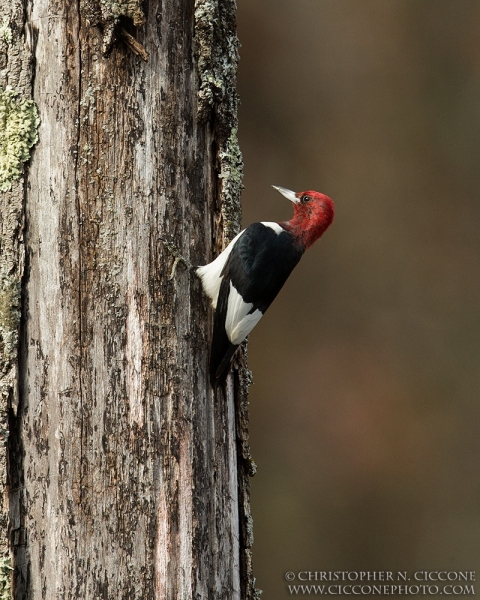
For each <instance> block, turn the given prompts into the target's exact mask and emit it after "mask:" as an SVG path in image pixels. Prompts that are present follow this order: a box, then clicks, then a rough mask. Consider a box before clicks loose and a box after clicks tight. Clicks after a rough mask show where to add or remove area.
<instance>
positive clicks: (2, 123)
mask: <svg viewBox="0 0 480 600" xmlns="http://www.w3.org/2000/svg"><path fill="white" fill-rule="evenodd" d="M18 96H19V94H18V92H16V91H15V90H13V89H12V87H10V86H7V87H6V88H5V89H3V88H0V191H2V192H6V191H7V190H10V189H11V188H12V183H13V182H14V181H15V180H16V179H18V178H19V177H20V175H21V174H22V166H23V163H24V162H26V161H27V160H28V159H29V158H30V149H31V148H32V147H33V146H34V145H35V144H36V143H37V141H38V134H37V129H38V126H39V124H40V117H39V116H38V111H37V107H36V105H35V102H34V101H33V100H30V99H25V98H23V99H19V98H18Z"/></svg>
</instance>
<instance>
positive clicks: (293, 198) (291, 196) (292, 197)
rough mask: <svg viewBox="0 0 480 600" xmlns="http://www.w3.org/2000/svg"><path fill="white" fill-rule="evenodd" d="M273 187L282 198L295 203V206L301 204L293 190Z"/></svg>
mask: <svg viewBox="0 0 480 600" xmlns="http://www.w3.org/2000/svg"><path fill="white" fill-rule="evenodd" d="M272 187H273V189H274V190H277V192H280V194H282V196H285V198H288V199H289V200H290V202H294V203H295V204H296V203H297V202H299V200H298V198H297V196H296V195H295V192H292V190H287V188H283V187H278V186H277V185H272Z"/></svg>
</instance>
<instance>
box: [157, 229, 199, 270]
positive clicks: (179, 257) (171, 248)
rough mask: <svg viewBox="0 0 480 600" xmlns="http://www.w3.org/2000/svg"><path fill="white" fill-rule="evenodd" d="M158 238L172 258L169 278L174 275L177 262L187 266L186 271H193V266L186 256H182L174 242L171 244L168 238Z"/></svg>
mask: <svg viewBox="0 0 480 600" xmlns="http://www.w3.org/2000/svg"><path fill="white" fill-rule="evenodd" d="M158 239H159V240H160V241H161V242H162V244H163V245H164V246H165V248H166V249H167V250H168V251H169V252H170V254H171V255H172V256H173V258H174V261H173V265H172V270H171V272H170V277H169V280H172V279H173V278H174V277H175V273H176V271H177V265H178V263H183V264H184V266H185V267H186V268H187V270H188V271H190V272H192V271H193V272H194V270H195V267H194V266H193V265H192V263H191V262H190V261H189V260H188V258H185V257H184V256H182V255H181V254H180V251H179V249H178V248H177V247H176V246H175V244H173V243H172V242H169V241H168V240H166V239H164V238H158Z"/></svg>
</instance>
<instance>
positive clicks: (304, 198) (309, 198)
mask: <svg viewBox="0 0 480 600" xmlns="http://www.w3.org/2000/svg"><path fill="white" fill-rule="evenodd" d="M311 199H312V197H311V196H309V195H308V194H305V196H302V202H310V200H311Z"/></svg>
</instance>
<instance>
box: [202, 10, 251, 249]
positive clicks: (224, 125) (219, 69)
mask: <svg viewBox="0 0 480 600" xmlns="http://www.w3.org/2000/svg"><path fill="white" fill-rule="evenodd" d="M239 45H240V44H239V42H238V38H237V34H236V4H235V1H234V0H227V1H222V0H196V2H195V53H196V60H197V73H198V77H199V87H198V94H197V102H198V106H197V118H198V120H199V121H200V122H205V121H207V120H208V119H209V118H210V117H211V116H212V114H213V115H214V116H215V118H214V123H215V129H216V135H217V140H218V143H219V148H218V154H217V157H218V163H219V165H218V172H219V178H220V179H221V190H220V196H221V198H220V201H221V211H222V218H223V245H224V246H226V245H227V244H228V243H229V242H230V241H231V240H232V239H233V238H234V237H235V235H236V234H237V233H238V232H239V231H240V225H241V220H242V210H241V205H240V194H241V191H242V189H243V185H242V176H243V161H242V154H241V152H240V148H239V146H238V140H237V128H238V117H237V111H238V104H239V102H238V94H237V91H236V83H237V65H238V60H239V55H238V48H239Z"/></svg>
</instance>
